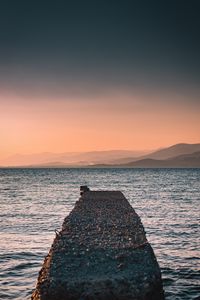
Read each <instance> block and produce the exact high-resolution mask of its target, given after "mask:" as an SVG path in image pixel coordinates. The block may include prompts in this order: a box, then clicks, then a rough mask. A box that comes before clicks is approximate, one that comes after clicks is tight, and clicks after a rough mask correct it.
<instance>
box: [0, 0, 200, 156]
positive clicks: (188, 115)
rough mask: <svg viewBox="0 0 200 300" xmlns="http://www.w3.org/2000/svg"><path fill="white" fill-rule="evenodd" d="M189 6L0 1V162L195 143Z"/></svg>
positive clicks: (199, 41)
mask: <svg viewBox="0 0 200 300" xmlns="http://www.w3.org/2000/svg"><path fill="white" fill-rule="evenodd" d="M199 15H200V2H199V1H194V0H191V1H183V0H182V1H177V0H173V1H170V0H169V1H162V0H160V1H134V0H132V1H129V0H125V1H111V0H110V1H109V0H107V1H95V0H93V1H20V0H19V1H14V0H13V1H1V4H0V137H1V148H0V157H3V156H6V155H9V154H13V153H34V152H42V151H49V152H64V151H87V150H106V149H133V150H134V149H136V150H138V149H154V148H158V147H161V146H168V145H171V144H175V143H179V142H188V143H197V142H199V141H200V121H199V119H200V118H199V112H200V98H199V96H200V59H199V58H200V57H199V56H200V55H199V53H200V32H199V31H200V30H199V28H200V18H199Z"/></svg>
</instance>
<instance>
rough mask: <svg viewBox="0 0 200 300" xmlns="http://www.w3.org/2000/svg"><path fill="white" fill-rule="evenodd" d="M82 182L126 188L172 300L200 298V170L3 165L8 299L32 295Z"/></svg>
mask: <svg viewBox="0 0 200 300" xmlns="http://www.w3.org/2000/svg"><path fill="white" fill-rule="evenodd" d="M81 184H88V185H89V186H90V187H91V189H99V190H101V189H109V190H121V191H122V192H123V193H124V194H125V196H126V198H127V199H128V200H129V201H130V203H131V204H132V206H133V207H134V209H135V210H136V212H137V213H138V214H139V215H140V217H141V219H142V222H143V224H144V226H145V229H146V232H147V238H148V240H149V242H150V243H151V245H152V246H153V249H154V251H155V254H156V256H157V259H158V262H159V264H160V267H161V270H162V277H163V282H164V289H165V294H166V299H167V300H186V299H187V300H193V299H196V300H197V299H200V253H199V248H200V245H199V223H200V210H199V203H200V202H199V201H200V169H0V205H1V206H0V299H16V300H25V299H30V296H31V292H32V290H33V289H34V286H35V283H36V280H37V276H38V272H39V270H40V268H41V265H42V262H43V259H44V256H45V255H46V254H47V253H48V251H49V248H50V245H51V244H52V241H53V239H54V236H55V232H54V230H55V229H58V230H59V229H60V228H61V225H62V222H63V219H64V218H65V216H66V215H67V214H68V213H69V212H70V211H71V209H72V208H73V205H74V203H75V201H77V200H78V198H79V185H81Z"/></svg>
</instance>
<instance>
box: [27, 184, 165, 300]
mask: <svg viewBox="0 0 200 300" xmlns="http://www.w3.org/2000/svg"><path fill="white" fill-rule="evenodd" d="M31 299H32V300H161V299H164V295H163V288H162V280H161V273H160V268H159V265H158V263H157V260H156V257H155V255H154V253H153V250H152V248H151V246H150V244H149V243H148V241H147V239H146V236H145V232H144V227H143V225H142V223H141V221H140V218H139V217H138V215H137V214H136V213H135V211H134V209H133V208H132V206H131V205H130V204H129V202H128V201H127V200H126V198H125V197H124V195H123V194H122V193H121V192H120V191H90V190H89V189H86V187H84V188H83V189H82V191H81V197H80V199H79V201H77V202H76V204H75V207H74V209H73V210H72V212H71V213H70V214H69V216H67V217H66V218H65V220H64V223H63V226H62V230H61V231H60V232H57V233H56V237H55V240H54V242H53V244H52V247H51V249H50V251H49V254H48V255H47V256H46V258H45V260H44V264H43V267H42V269H41V271H40V272H39V277H38V282H37V286H36V289H35V291H34V292H33V294H32V298H31Z"/></svg>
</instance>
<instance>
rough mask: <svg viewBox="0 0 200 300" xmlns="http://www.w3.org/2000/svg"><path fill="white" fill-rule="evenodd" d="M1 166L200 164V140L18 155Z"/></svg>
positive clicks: (156, 165) (152, 165) (194, 165)
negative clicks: (140, 147) (149, 148)
mask: <svg viewBox="0 0 200 300" xmlns="http://www.w3.org/2000/svg"><path fill="white" fill-rule="evenodd" d="M0 166H1V167H38V168H39V167H41V168H45V167H46V168H48V167H54V168H55V167H58V168H59V167H61V168H63V167H130V168H134V167H135V168H140V167H141V168H154V167H155V168H156V167H160V168H162V167H163V168H166V167H169V168H171V167H172V168H173V167H186V168H190V167H191V168H192V167H200V143H198V144H186V143H181V144H176V145H173V146H170V147H167V148H163V149H159V150H156V151H151V152H147V151H129V150H110V151H91V152H83V153H80V152H66V153H49V152H46V153H39V154H31V155H20V154H16V155H13V156H10V157H8V158H6V159H4V160H1V161H0Z"/></svg>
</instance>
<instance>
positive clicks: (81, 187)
mask: <svg viewBox="0 0 200 300" xmlns="http://www.w3.org/2000/svg"><path fill="white" fill-rule="evenodd" d="M89 190H90V189H89V187H87V185H81V186H80V195H81V196H82V195H83V193H85V192H89Z"/></svg>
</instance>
